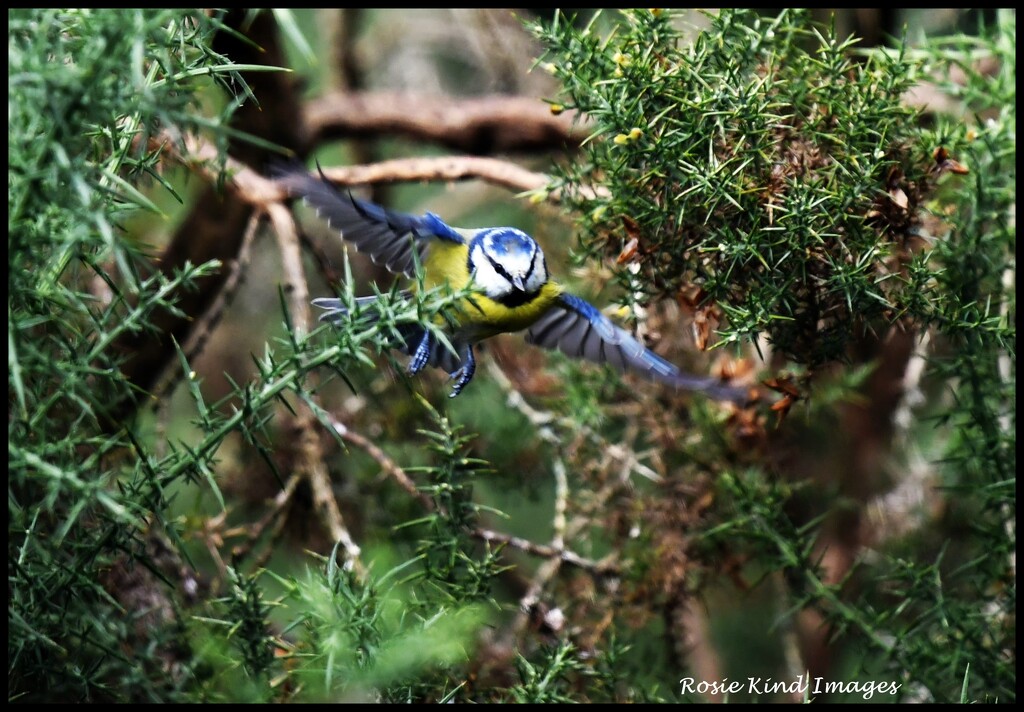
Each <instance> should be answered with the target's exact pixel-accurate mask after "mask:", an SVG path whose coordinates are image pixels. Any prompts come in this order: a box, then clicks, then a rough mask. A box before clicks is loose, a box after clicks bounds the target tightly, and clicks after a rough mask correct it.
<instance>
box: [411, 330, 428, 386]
mask: <svg viewBox="0 0 1024 712" xmlns="http://www.w3.org/2000/svg"><path fill="white" fill-rule="evenodd" d="M432 345H433V344H432V342H431V338H430V332H429V331H427V332H425V333H424V334H423V338H422V339H420V343H419V345H418V346H417V347H416V351H414V352H413V355H412V361H410V362H409V375H410V376H415V375H416V374H417V373H419V372H420V371H422V370H423V367H424V366H426V365H427V361H429V360H430V350H431V347H432Z"/></svg>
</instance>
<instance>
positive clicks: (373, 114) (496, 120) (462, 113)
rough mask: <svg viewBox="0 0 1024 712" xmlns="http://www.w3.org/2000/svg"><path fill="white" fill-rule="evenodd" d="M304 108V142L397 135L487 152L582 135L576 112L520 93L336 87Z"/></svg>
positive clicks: (561, 143) (557, 145)
mask: <svg viewBox="0 0 1024 712" xmlns="http://www.w3.org/2000/svg"><path fill="white" fill-rule="evenodd" d="M305 111H306V129H307V130H308V132H309V134H308V138H307V140H308V144H309V145H317V144H319V143H322V142H323V141H324V140H326V139H331V138H363V137H379V136H401V137H404V138H410V139H415V140H418V141H433V142H435V143H438V144H440V145H442V146H446V147H447V148H451V149H455V150H458V151H466V152H468V153H474V154H477V155H486V154H491V153H498V152H502V151H547V150H550V149H565V148H567V147H570V148H573V147H576V146H579V145H580V143H581V142H582V141H583V140H584V139H585V138H586V137H587V130H586V128H585V127H583V126H581V125H579V123H578V122H577V121H576V114H575V112H568V111H567V112H565V113H563V114H560V115H558V116H555V115H554V114H552V113H551V109H550V108H549V106H548V105H547V104H545V103H544V102H543V101H540V100H539V99H533V98H530V97H524V96H502V95H493V96H486V97H478V98H472V99H466V98H455V97H450V96H426V95H422V94H410V93H393V92H335V93H332V94H327V95H325V96H322V97H320V98H318V99H313V100H312V101H310V102H308V103H307V104H306V107H305Z"/></svg>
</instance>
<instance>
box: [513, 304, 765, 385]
mask: <svg viewBox="0 0 1024 712" xmlns="http://www.w3.org/2000/svg"><path fill="white" fill-rule="evenodd" d="M526 340H527V341H528V342H529V343H531V344H537V345H538V346H543V347H544V348H548V349H558V350H559V351H561V352H563V353H565V354H566V355H568V356H572V357H573V358H582V359H585V360H587V361H592V362H594V363H607V364H610V365H612V366H614V367H615V368H617V369H618V370H620V371H627V370H632V371H637V372H639V373H641V374H644V375H646V376H648V377H650V378H653V379H654V380H657V381H661V382H662V383H666V384H668V385H671V386H674V387H676V388H681V389H684V390H688V391H697V392H699V393H703V394H704V395H706V396H708V397H710V398H715V399H717V400H728V401H734V402H737V403H744V402H746V401H748V400H749V399H750V394H749V392H748V390H747V389H745V388H737V387H735V386H730V385H727V384H725V383H723V382H722V381H720V380H718V379H716V378H712V377H710V376H695V375H693V374H690V373H686V372H684V371H681V370H680V369H678V368H677V367H675V366H674V365H672V364H671V363H669V362H668V361H666V360H665V359H663V358H661V357H660V356H658V355H657V354H656V353H654V352H653V351H651V350H650V349H648V348H646V347H645V346H644V345H643V344H641V343H640V342H639V341H637V339H636V338H635V337H634V336H633V335H632V334H630V333H629V332H628V331H626V330H625V329H623V328H622V327H619V326H616V325H615V324H613V323H612V322H611V320H610V319H608V317H606V316H605V315H604V314H602V313H601V312H600V311H599V310H598V309H597V307H595V306H594V305H593V304H591V303H590V302H588V301H586V300H584V299H580V298H579V297H577V296H574V295H572V294H561V295H559V297H558V300H557V302H556V303H555V305H554V306H553V307H551V309H549V310H548V311H547V312H546V313H545V314H544V315H543V316H541V318H540V319H538V320H537V322H536V323H535V324H534V325H533V326H531V327H530V328H529V330H528V331H527V335H526Z"/></svg>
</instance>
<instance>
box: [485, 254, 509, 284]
mask: <svg viewBox="0 0 1024 712" xmlns="http://www.w3.org/2000/svg"><path fill="white" fill-rule="evenodd" d="M484 257H486V258H487V261H488V262H490V263H491V267H493V268H494V271H495V272H497V273H498V274H500V275H501V276H502V277H504V278H505V279H506V280H508V283H509V284H512V275H510V274H509V273H508V270H507V269H505V268H504V266H502V264H501V263H500V262H495V261H494V258H493V257H491V256H490V255H489V254H487V253H486V252H485V253H484Z"/></svg>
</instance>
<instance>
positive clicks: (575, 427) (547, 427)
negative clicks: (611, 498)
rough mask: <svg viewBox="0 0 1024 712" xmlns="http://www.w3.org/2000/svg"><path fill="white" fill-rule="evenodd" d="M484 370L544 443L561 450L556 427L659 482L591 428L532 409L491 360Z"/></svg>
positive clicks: (633, 456) (625, 450) (625, 451)
mask: <svg viewBox="0 0 1024 712" xmlns="http://www.w3.org/2000/svg"><path fill="white" fill-rule="evenodd" d="M487 369H488V371H489V372H490V374H491V376H492V377H493V378H494V380H495V381H497V382H498V385H500V386H501V388H502V389H503V390H504V391H505V396H506V398H507V399H508V404H509V405H510V406H511V407H512V408H515V409H516V410H518V411H519V412H520V413H522V415H523V417H525V418H526V419H527V420H529V421H530V423H532V424H533V426H534V427H535V428H537V435H538V436H539V437H540V438H541V439H542V440H546V441H548V442H549V443H551V444H553V445H556V446H561V444H562V438H561V437H559V436H558V435H557V434H555V432H554V431H553V430H552V429H551V426H552V425H557V426H559V427H561V428H563V429H564V430H566V431H568V432H575V433H578V434H581V435H584V436H586V437H587V438H588V439H589V440H590V441H591V442H592V443H594V444H596V445H597V446H599V447H600V448H601V449H602V451H603V452H604V453H605V454H606V455H608V456H609V457H611V458H613V459H615V460H618V461H619V462H622V464H623V465H624V466H625V467H627V468H628V469H629V471H630V472H635V473H637V474H638V475H642V476H643V477H646V478H647V479H649V480H652V481H654V482H660V481H661V479H662V477H661V475H659V474H658V473H657V472H655V471H654V470H652V469H651V468H650V467H648V466H647V465H645V464H643V463H642V462H640V458H639V457H638V456H637V454H636V453H635V452H633V451H632V450H630V449H629V448H627V447H624V446H623V445H620V444H616V443H609V442H607V441H605V440H604V439H603V438H602V437H601V436H600V435H598V434H597V433H596V432H594V430H593V429H592V428H590V427H589V426H586V425H584V426H580V424H579V423H576V422H574V421H573V420H572V419H571V418H568V417H565V416H557V415H555V414H553V413H550V412H547V411H541V410H537V409H536V408H534V407H533V406H531V405H530V404H529V403H527V402H526V399H525V398H523V394H522V393H520V392H519V391H518V390H516V388H515V386H514V385H512V381H511V380H510V379H509V377H508V376H506V375H505V372H504V371H502V370H501V368H500V367H499V366H498V365H497V364H496V363H495V362H494V360H493V359H491V360H488V362H487Z"/></svg>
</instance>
